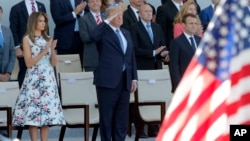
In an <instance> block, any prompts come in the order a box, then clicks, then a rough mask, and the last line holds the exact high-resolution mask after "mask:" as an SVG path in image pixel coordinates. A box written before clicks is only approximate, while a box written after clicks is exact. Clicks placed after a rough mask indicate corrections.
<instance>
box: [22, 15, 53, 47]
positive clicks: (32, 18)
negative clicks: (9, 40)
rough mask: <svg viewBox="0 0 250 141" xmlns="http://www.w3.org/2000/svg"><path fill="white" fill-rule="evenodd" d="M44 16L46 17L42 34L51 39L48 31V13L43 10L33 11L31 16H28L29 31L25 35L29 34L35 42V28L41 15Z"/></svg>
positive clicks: (47, 39) (46, 38)
mask: <svg viewBox="0 0 250 141" xmlns="http://www.w3.org/2000/svg"><path fill="white" fill-rule="evenodd" d="M41 16H43V17H44V19H45V28H44V30H43V31H42V33H41V35H42V37H43V38H44V39H45V40H46V41H49V39H50V38H49V37H48V34H47V31H48V17H47V15H46V13H43V12H33V13H32V14H31V15H30V16H29V18H28V23H27V32H26V34H25V35H28V36H29V38H30V40H31V41H32V42H33V43H34V41H35V30H36V27H37V24H38V20H39V17H41Z"/></svg>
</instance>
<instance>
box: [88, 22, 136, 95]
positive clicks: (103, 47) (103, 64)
mask: <svg viewBox="0 0 250 141" xmlns="http://www.w3.org/2000/svg"><path fill="white" fill-rule="evenodd" d="M121 32H122V34H123V35H124V37H125V38H126V40H127V43H128V44H127V49H126V52H125V54H124V53H123V51H122V49H121V47H120V43H119V39H118V37H117V36H116V34H115V32H114V31H113V29H112V28H111V27H110V26H109V25H108V24H106V23H105V22H102V23H101V24H100V25H98V26H97V27H96V28H95V29H94V30H93V32H91V34H90V37H91V38H92V39H93V40H94V41H96V42H97V47H98V52H99V65H98V67H97V68H96V70H95V72H94V84H95V85H96V86H99V87H105V88H116V87H117V86H118V84H119V82H120V80H121V78H122V75H123V71H122V70H123V64H125V67H126V69H125V71H126V78H127V90H129V91H130V90H131V83H132V80H137V71H136V62H135V56H134V49H133V43H132V39H131V36H130V33H129V32H128V31H127V30H125V29H122V28H121Z"/></svg>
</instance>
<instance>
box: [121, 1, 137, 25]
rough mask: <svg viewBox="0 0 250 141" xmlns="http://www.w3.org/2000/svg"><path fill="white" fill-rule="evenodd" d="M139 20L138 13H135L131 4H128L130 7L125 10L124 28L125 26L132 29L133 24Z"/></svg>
mask: <svg viewBox="0 0 250 141" xmlns="http://www.w3.org/2000/svg"><path fill="white" fill-rule="evenodd" d="M136 22H138V19H137V18H136V15H135V14H134V12H133V10H132V8H131V6H130V5H129V6H128V9H127V10H126V11H124V13H123V24H122V28H125V29H127V30H130V27H131V25H132V24H134V23H136Z"/></svg>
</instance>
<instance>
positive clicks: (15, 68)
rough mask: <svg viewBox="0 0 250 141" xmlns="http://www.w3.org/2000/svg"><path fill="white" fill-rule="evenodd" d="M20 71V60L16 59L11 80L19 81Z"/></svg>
mask: <svg viewBox="0 0 250 141" xmlns="http://www.w3.org/2000/svg"><path fill="white" fill-rule="evenodd" d="M18 72H19V63H18V60H17V59H16V61H15V65H14V69H13V71H12V73H11V76H10V80H12V81H17V79H18V78H17V76H18Z"/></svg>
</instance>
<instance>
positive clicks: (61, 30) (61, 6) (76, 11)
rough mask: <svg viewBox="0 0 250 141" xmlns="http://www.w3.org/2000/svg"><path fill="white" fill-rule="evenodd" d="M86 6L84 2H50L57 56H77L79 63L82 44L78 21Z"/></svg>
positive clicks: (71, 0) (53, 0) (66, 0)
mask: <svg viewBox="0 0 250 141" xmlns="http://www.w3.org/2000/svg"><path fill="white" fill-rule="evenodd" d="M86 5H87V3H86V1H84V0H50V12H51V15H52V18H53V20H54V22H55V25H56V27H55V30H54V38H55V39H57V41H58V42H57V47H56V50H57V54H79V55H80V58H81V63H82V54H83V53H82V52H83V43H82V41H81V38H80V34H79V25H78V19H79V18H80V17H81V16H83V15H84V14H85V13H86V12H87V11H85V10H84V9H85V7H86Z"/></svg>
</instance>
